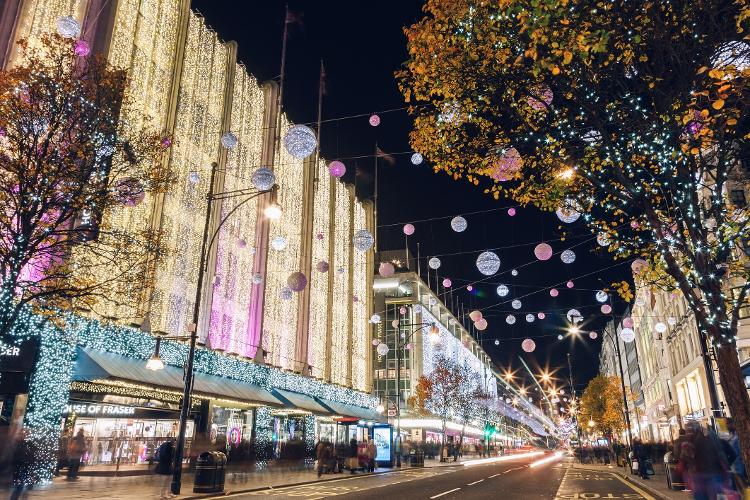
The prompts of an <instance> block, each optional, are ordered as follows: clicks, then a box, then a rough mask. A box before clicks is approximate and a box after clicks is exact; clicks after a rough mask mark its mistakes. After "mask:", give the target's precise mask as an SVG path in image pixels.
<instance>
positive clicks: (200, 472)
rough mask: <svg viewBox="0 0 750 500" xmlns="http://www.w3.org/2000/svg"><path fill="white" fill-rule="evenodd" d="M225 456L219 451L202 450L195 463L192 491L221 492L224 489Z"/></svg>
mask: <svg viewBox="0 0 750 500" xmlns="http://www.w3.org/2000/svg"><path fill="white" fill-rule="evenodd" d="M226 467H227V457H226V455H224V454H223V453H222V452H220V451H204V452H203V453H201V454H200V455H199V456H198V460H197V461H196V464H195V481H194V483H193V493H221V492H223V491H224V476H225V475H226Z"/></svg>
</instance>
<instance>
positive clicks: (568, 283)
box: [565, 280, 576, 288]
mask: <svg viewBox="0 0 750 500" xmlns="http://www.w3.org/2000/svg"><path fill="white" fill-rule="evenodd" d="M565 286H567V287H568V288H573V287H574V286H576V284H575V283H573V280H570V281H568V282H567V283H565Z"/></svg>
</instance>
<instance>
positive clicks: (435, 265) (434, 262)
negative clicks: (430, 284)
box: [427, 257, 441, 269]
mask: <svg viewBox="0 0 750 500" xmlns="http://www.w3.org/2000/svg"><path fill="white" fill-rule="evenodd" d="M440 264H441V262H440V259H438V258H437V257H432V258H431V259H430V260H429V261H427V265H428V266H430V269H440Z"/></svg>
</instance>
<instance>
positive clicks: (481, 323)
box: [474, 318, 487, 332]
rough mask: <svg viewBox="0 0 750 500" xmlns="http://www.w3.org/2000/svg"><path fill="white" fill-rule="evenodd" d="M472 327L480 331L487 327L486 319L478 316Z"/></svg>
mask: <svg viewBox="0 0 750 500" xmlns="http://www.w3.org/2000/svg"><path fill="white" fill-rule="evenodd" d="M474 327H475V328H476V329H477V330H479V331H480V332H481V331H484V330H486V329H487V320H486V319H484V318H479V320H478V321H477V322H475V323H474Z"/></svg>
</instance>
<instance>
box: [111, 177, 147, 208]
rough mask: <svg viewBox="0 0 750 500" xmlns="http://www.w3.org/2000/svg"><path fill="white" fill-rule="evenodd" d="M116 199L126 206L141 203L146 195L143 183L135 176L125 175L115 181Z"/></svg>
mask: <svg viewBox="0 0 750 500" xmlns="http://www.w3.org/2000/svg"><path fill="white" fill-rule="evenodd" d="M114 195H115V199H116V200H117V201H118V202H120V203H122V204H123V205H125V206H126V207H135V206H137V205H139V204H140V203H141V202H142V201H143V199H144V198H145V197H146V192H145V191H144V190H143V183H142V182H141V181H140V180H139V179H136V178H135V177H124V178H122V179H120V180H118V181H117V182H115V193H114Z"/></svg>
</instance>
